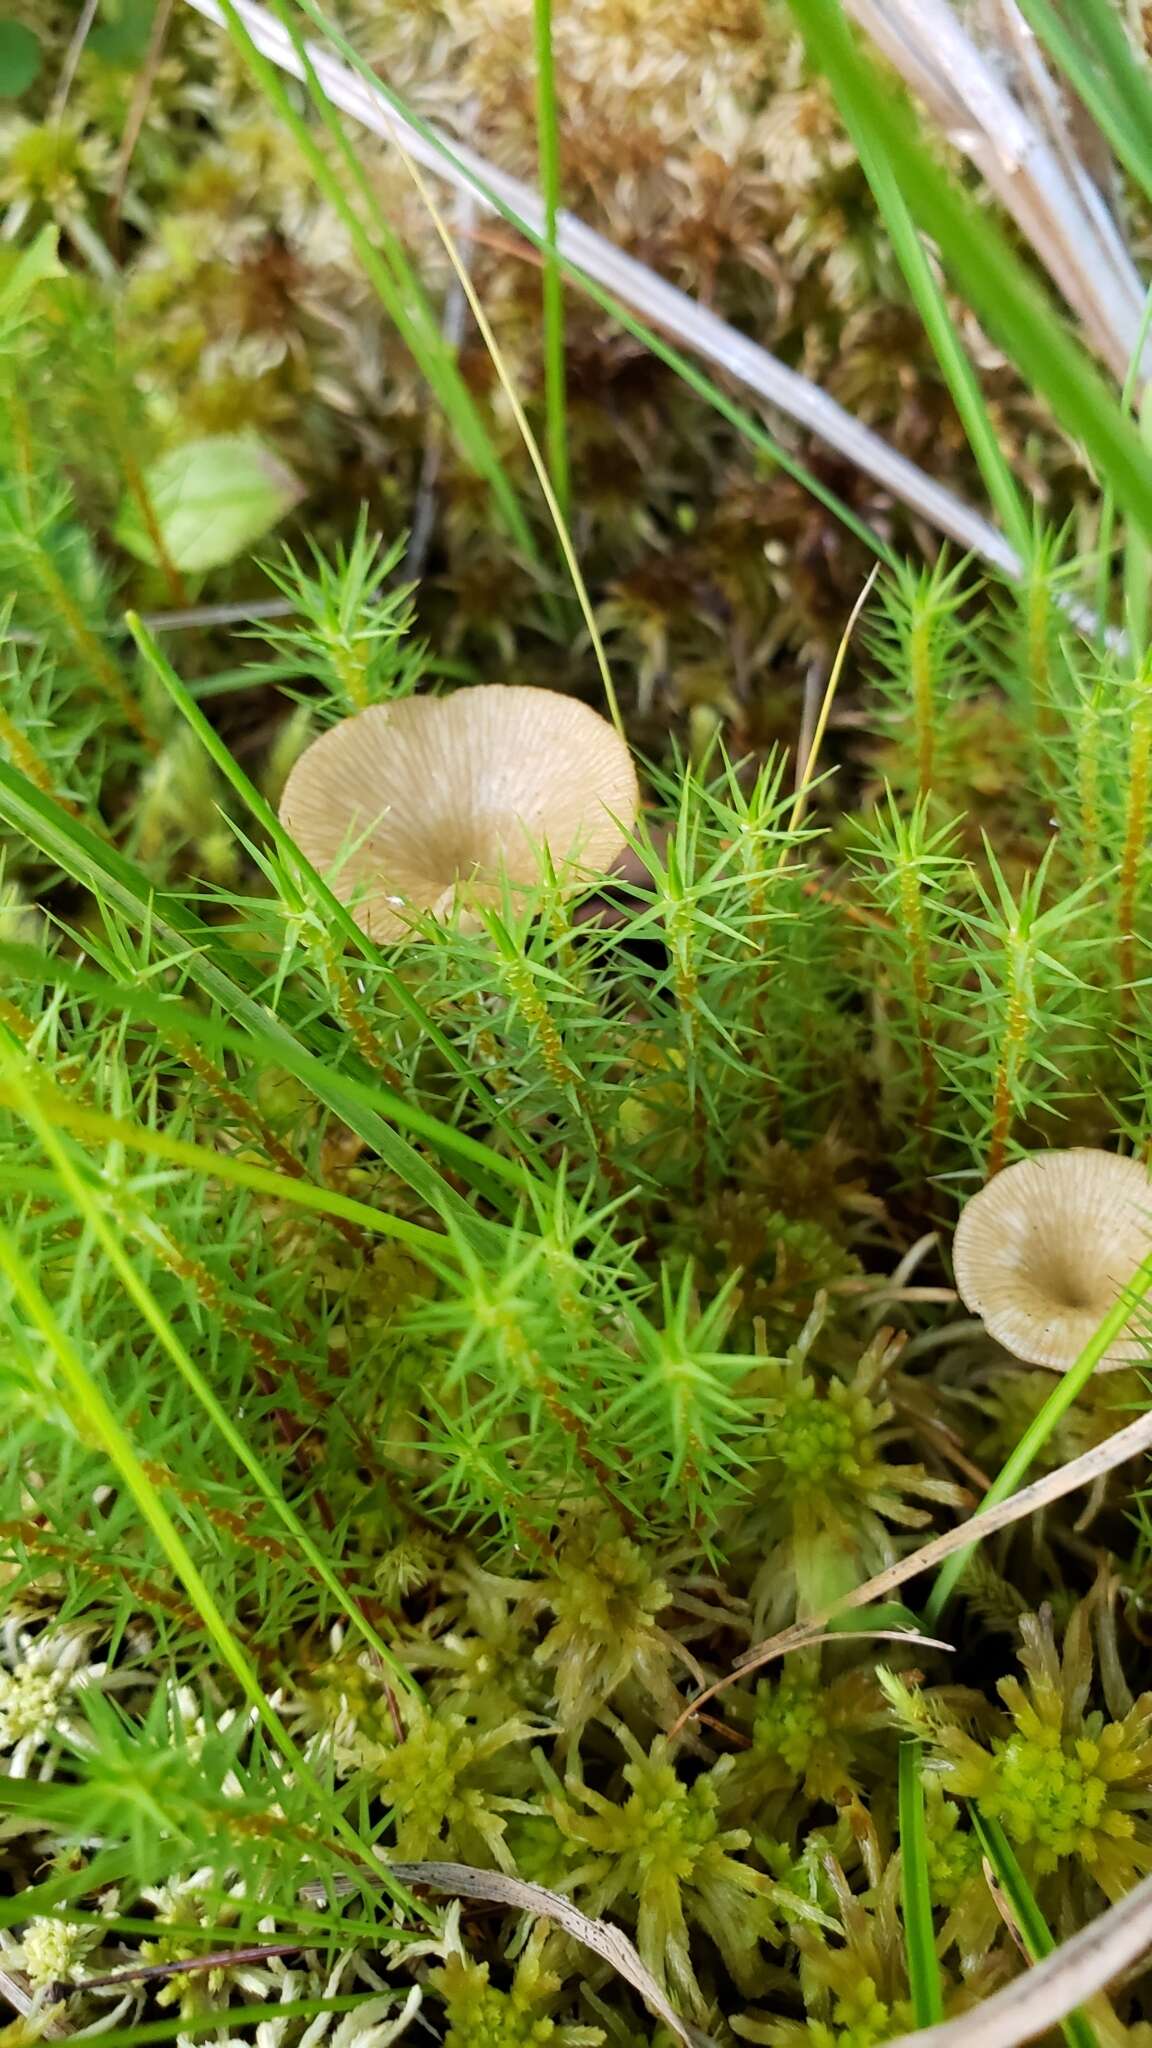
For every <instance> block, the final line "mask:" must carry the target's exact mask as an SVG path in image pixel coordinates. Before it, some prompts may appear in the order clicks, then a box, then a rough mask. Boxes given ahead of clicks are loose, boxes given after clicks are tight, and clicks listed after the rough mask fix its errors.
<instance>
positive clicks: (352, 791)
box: [280, 683, 639, 943]
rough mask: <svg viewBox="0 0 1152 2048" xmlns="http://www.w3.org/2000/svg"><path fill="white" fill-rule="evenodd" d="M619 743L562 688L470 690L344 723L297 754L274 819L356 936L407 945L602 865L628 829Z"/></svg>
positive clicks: (630, 811) (630, 779) (405, 702)
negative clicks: (427, 921)
mask: <svg viewBox="0 0 1152 2048" xmlns="http://www.w3.org/2000/svg"><path fill="white" fill-rule="evenodd" d="M638 807H639V789H638V786H637V781H636V770H635V767H634V765H633V762H632V757H631V755H630V753H629V751H628V748H627V746H626V744H625V742H624V741H623V740H622V739H621V738H620V735H619V734H618V733H617V732H616V731H615V729H614V728H613V727H612V726H611V725H609V723H608V721H607V719H605V718H601V717H600V715H599V713H598V712H596V711H593V710H591V709H590V708H589V707H588V705H586V704H581V703H580V702H578V700H576V699H575V698H572V697H565V696H561V695H560V694H559V693H558V692H556V691H553V690H541V689H533V688H531V687H529V686H527V685H520V684H511V683H482V684H478V685H476V686H475V687H474V688H470V689H464V690H457V691H456V692H455V693H454V694H453V695H452V696H450V697H404V698H401V699H399V700H398V701H397V702H396V703H394V704H373V705H371V706H370V707H369V708H368V710H366V711H361V712H358V713H357V714H356V716H355V717H353V718H346V719H344V720H343V721H342V722H341V723H340V724H339V725H335V726H333V727H332V728H331V730H330V731H328V732H326V733H324V734H322V736H321V737H320V738H319V739H318V740H315V741H313V743H312V745H311V746H310V747H308V748H306V750H305V752H304V753H303V754H302V755H301V757H300V759H299V760H298V761H297V763H296V765H295V767H294V768H293V770H292V772H291V774H290V775H289V777H288V781H287V784H286V786H285V789H284V795H283V798H282V799H281V804H280V819H281V822H282V824H283V825H284V826H285V828H286V829H287V830H288V831H289V832H290V833H291V834H292V837H293V838H294V839H295V840H296V843H297V845H298V846H299V847H300V849H301V852H303V853H304V854H305V855H306V856H307V858H308V859H309V860H310V861H311V863H312V865H313V867H315V868H317V869H318V870H319V871H320V873H321V874H322V875H324V876H325V878H326V880H327V881H328V884H329V886H330V888H331V889H332V890H333V892H334V893H335V894H336V895H337V896H338V897H339V898H340V901H341V902H342V903H345V904H347V905H348V906H349V908H350V909H351V911H352V915H353V916H354V917H355V919H356V921H357V923H358V924H359V925H360V926H361V928H362V930H364V931H365V932H367V933H368V935H369V937H371V938H373V939H377V940H383V941H388V942H393V943H395V942H399V941H402V940H405V939H410V938H411V937H413V936H414V931H415V929H416V927H417V926H418V922H419V919H420V918H421V917H422V916H425V915H430V916H432V917H434V918H438V919H443V918H447V917H450V916H452V915H453V914H454V913H456V912H457V911H458V912H459V913H460V915H461V917H462V919H463V920H464V921H465V922H471V923H472V924H475V923H476V922H478V920H477V918H476V915H475V913H476V911H477V910H479V909H482V908H483V907H485V906H497V905H499V904H500V903H501V902H502V900H503V897H504V891H505V889H506V888H511V889H512V890H513V891H518V890H526V889H531V888H534V887H535V886H537V885H538V883H539V881H540V878H541V873H542V861H544V860H545V859H546V860H547V861H548V862H550V864H551V866H552V869H553V871H554V873H555V874H556V877H557V880H558V882H559V884H560V886H561V887H562V888H564V889H566V890H567V891H569V892H571V891H574V890H578V889H580V888H581V887H583V886H584V884H585V883H586V881H587V880H588V879H589V878H590V877H594V876H597V875H601V874H604V873H605V872H606V871H607V870H608V869H610V868H611V867H612V865H613V863H614V861H615V860H616V859H617V858H618V856H619V855H620V853H621V852H622V851H623V849H624V846H625V845H626V843H627V839H628V834H629V833H630V832H631V830H632V827H633V825H634V824H635V822H636V814H637V810H638Z"/></svg>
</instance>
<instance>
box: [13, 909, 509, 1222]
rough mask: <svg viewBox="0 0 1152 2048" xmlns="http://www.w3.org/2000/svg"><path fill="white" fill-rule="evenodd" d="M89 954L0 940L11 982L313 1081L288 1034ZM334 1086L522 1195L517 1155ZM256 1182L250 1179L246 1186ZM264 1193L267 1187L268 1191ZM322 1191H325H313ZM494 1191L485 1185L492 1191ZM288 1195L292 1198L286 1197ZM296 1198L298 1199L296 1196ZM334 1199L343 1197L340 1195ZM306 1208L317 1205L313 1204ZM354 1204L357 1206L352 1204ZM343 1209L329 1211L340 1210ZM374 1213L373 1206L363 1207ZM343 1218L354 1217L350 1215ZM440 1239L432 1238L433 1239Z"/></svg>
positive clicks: (399, 1103)
mask: <svg viewBox="0 0 1152 2048" xmlns="http://www.w3.org/2000/svg"><path fill="white" fill-rule="evenodd" d="M85 939H86V943H87V950H88V953H89V955H90V959H89V960H88V961H85V962H83V963H82V962H79V961H76V960H69V959H67V958H66V957H65V956H64V955H63V954H56V953H46V952H44V951H42V950H41V948H40V947H38V946H27V945H20V944H18V943H16V942H14V941H11V940H7V939H0V967H4V968H6V970H7V971H8V973H9V974H10V975H11V976H12V977H13V979H14V980H15V981H20V982H25V983H30V984H31V985H32V986H33V987H35V988H44V989H62V988H66V989H69V990H71V991H72V992H74V993H75V994H77V995H82V996H85V997H89V998H94V999H95V1000H96V1001H98V1002H99V1003H100V1004H101V1005H102V1007H103V1008H104V1009H105V1010H106V1011H107V1012H108V1014H109V1015H111V1016H127V1017H134V1018H137V1019H139V1020H140V1021H142V1022H146V1023H149V1024H153V1025H155V1026H156V1028H157V1029H158V1030H159V1031H160V1032H161V1033H162V1034H163V1036H164V1038H165V1040H166V1042H167V1043H169V1044H171V1045H174V1046H175V1047H176V1049H177V1050H179V1041H180V1040H181V1039H182V1038H191V1039H192V1040H193V1042H194V1043H195V1044H198V1045H201V1046H202V1047H204V1049H205V1050H211V1051H212V1052H216V1053H232V1054H234V1055H235V1056H236V1057H237V1058H239V1059H242V1060H246V1061H247V1062H248V1063H249V1064H250V1065H252V1066H255V1067H262V1068H265V1069H267V1068H275V1067H287V1069H288V1071H289V1072H291V1073H293V1074H294V1075H295V1076H296V1078H297V1079H298V1080H300V1081H302V1082H303V1083H304V1085H305V1087H309V1088H311V1087H312V1085H313V1083H314V1082H315V1080H316V1079H317V1072H316V1062H315V1060H314V1058H313V1056H312V1055H311V1054H310V1053H308V1052H305V1051H302V1049H301V1048H300V1046H299V1045H298V1044H297V1042H296V1041H295V1040H293V1039H291V1038H289V1039H288V1040H287V1041H286V1039H285V1037H284V1035H283V1034H278V1035H276V1036H273V1035H272V1033H271V1032H268V1031H264V1030H262V1029H261V1028H260V1027H259V1026H258V1025H257V1024H256V1023H255V1022H253V1021H252V1019H251V1018H249V1019H248V1020H247V1022H246V1025H245V1028H244V1029H243V1030H240V1029H238V1028H236V1027H235V1026H233V1025H229V1024H226V1023H223V1022H221V1021H220V1019H219V1018H217V1017H214V1016H211V1015H209V1014H208V1013H206V1012H205V1011H204V1010H199V1009H197V1008H196V1007H195V1006H194V1005H193V1004H191V1003H187V1002H184V1001H183V1000H182V998H181V997H180V996H177V995H162V994H158V993H157V992H156V990H155V989H154V988H153V987H151V986H148V985H133V984H131V983H123V982H116V981H114V980H113V979H112V977H111V975H110V974H107V973H101V972H99V971H98V970H97V969H96V968H95V967H93V966H92V965H91V960H92V959H99V958H100V957H101V948H100V945H99V941H98V940H96V939H95V938H92V937H90V936H89V935H88V934H85ZM340 1087H341V1089H342V1090H343V1091H344V1093H345V1094H346V1096H347V1097H348V1098H349V1099H353V1098H354V1099H357V1100H358V1101H359V1102H360V1104H361V1107H362V1108H363V1109H364V1110H365V1112H367V1113H368V1114H369V1115H372V1116H375V1115H380V1114H384V1115H389V1114H393V1113H395V1114H397V1115H398V1116H399V1117H402V1118H403V1119H404V1120H405V1122H406V1123H407V1126H408V1128H409V1130H411V1131H413V1132H414V1133H415V1135H416V1136H417V1137H423V1138H427V1139H428V1141H429V1143H432V1144H436V1145H437V1146H439V1147H440V1148H441V1149H442V1150H444V1151H446V1152H452V1153H454V1154H455V1155H456V1156H457V1157H458V1158H460V1159H461V1160H464V1161H468V1162H470V1164H471V1166H472V1167H473V1168H474V1169H475V1170H476V1172H477V1173H478V1174H479V1175H481V1176H482V1177H483V1176H484V1175H488V1174H491V1175H492V1176H493V1177H494V1178H495V1179H496V1180H498V1181H501V1182H503V1183H504V1184H505V1186H506V1187H507V1188H508V1189H514V1190H515V1191H516V1192H517V1193H519V1194H522V1195H523V1194H527V1193H528V1192H529V1190H530V1188H531V1185H532V1183H531V1181H530V1179H529V1177H528V1175H527V1174H526V1173H525V1172H524V1170H523V1169H522V1168H521V1166H520V1165H519V1163H518V1162H517V1161H516V1160H509V1159H505V1158H504V1157H503V1155H502V1154H501V1153H499V1152H494V1151H493V1150H492V1149H491V1147H490V1146H488V1145H484V1144H482V1143H481V1142H480V1140H479V1139H477V1138H470V1137H469V1136H468V1134H467V1132H465V1131H458V1130H456V1129H454V1127H453V1126H452V1125H451V1124H446V1123H442V1122H441V1120H440V1119H439V1118H438V1117H434V1116H432V1115H430V1114H429V1112H428V1111H426V1110H424V1109H422V1108H421V1107H420V1106H419V1104H418V1103H413V1102H407V1101H405V1100H404V1099H403V1098H402V1097H400V1096H396V1095H393V1094H392V1092H391V1090H390V1089H386V1088H385V1087H383V1085H382V1084H381V1083H379V1082H377V1081H375V1080H373V1081H361V1080H359V1079H357V1078H356V1076H354V1075H352V1074H341V1076H340ZM253 1185H255V1183H253ZM268 1192H271V1190H268ZM315 1192H317V1193H324V1194H325V1195H326V1196H327V1192H328V1191H326V1190H316V1191H315ZM492 1192H493V1191H492V1190H491V1189H489V1190H488V1193H489V1194H490V1195H491V1193H492ZM286 1199H287V1200H292V1199H293V1197H292V1196H287V1197H286ZM296 1199H300V1198H299V1197H297V1198H296ZM340 1200H341V1201H344V1200H345V1198H344V1197H343V1196H342V1197H340ZM312 1206H313V1207H317V1206H319V1204H318V1203H315V1202H313V1203H312ZM354 1206H355V1207H356V1208H358V1209H362V1208H363V1207H364V1204H363V1203H356V1204H354ZM344 1213H345V1211H344V1210H343V1209H341V1210H336V1209H332V1210H331V1214H333V1215H337V1214H341V1215H343V1214H344ZM368 1213H369V1214H375V1213H376V1212H375V1211H369V1212H368ZM349 1220H360V1221H363V1218H359V1219H353V1218H352V1217H351V1216H350V1214H349ZM404 1228H405V1231H408V1230H414V1231H415V1232H416V1236H415V1237H414V1238H413V1239H412V1242H413V1243H416V1242H418V1241H422V1240H424V1239H428V1238H432V1237H435V1233H434V1232H430V1231H424V1230H423V1229H422V1228H421V1227H420V1226H419V1225H417V1224H411V1225H408V1224H406V1225H405V1226H404ZM441 1241H442V1240H441V1239H440V1238H438V1237H437V1238H436V1242H437V1243H438V1244H439V1243H440V1242H441Z"/></svg>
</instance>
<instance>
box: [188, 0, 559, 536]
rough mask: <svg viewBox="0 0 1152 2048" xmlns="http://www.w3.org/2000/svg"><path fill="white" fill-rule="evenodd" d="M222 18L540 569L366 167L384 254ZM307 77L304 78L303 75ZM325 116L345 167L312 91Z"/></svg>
mask: <svg viewBox="0 0 1152 2048" xmlns="http://www.w3.org/2000/svg"><path fill="white" fill-rule="evenodd" d="M220 6H221V13H222V16H223V20H224V25H225V27H226V29H227V31H228V33H229V35H230V36H231V38H232V41H233V42H234V44H235V45H236V47H237V49H238V50H239V51H240V53H241V55H242V56H243V58H244V60H245V62H246V63H247V65H248V67H249V69H250V71H251V72H252V74H253V77H254V78H255V79H256V81H257V83H258V85H259V86H260V89H261V91H262V92H264V93H265V94H266V96H267V98H268V99H269V100H270V101H271V102H272V105H273V106H274V107H275V109H276V112H277V114H278V116H279V118H280V119H281V120H282V121H283V122H284V125H285V127H286V128H287V129H288V130H289V131H290V133H291V134H292V136H293V138H294V140H295V142H296V144H297V147H298V148H299V150H300V152H301V154H302V155H303V157H304V159H305V162H306V163H307V165H308V168H309V170H310V172H311V174H312V176H313V177H314V179H315V180H316V184H317V187H318V189H319V190H320V191H322V192H323V194H324V196H325V198H326V199H327V200H328V202H329V204H330V205H331V206H332V207H333V208H334V209H335V211H336V212H337V213H338V214H339V216H340V219H341V220H342V222H343V223H344V226H345V227H346V229H347V231H348V234H349V236H350V238H351V240H352V243H353V246H354V247H355V249H356V253H357V255H358V256H359V258H360V261H361V263H362V264H363V266H364V271H365V274H366V276H367V277H368V279H369V281H370V283H371V284H372V286H373V288H374V290H375V291H376V293H377V296H378V297H379V299H380V302H381V304H382V305H383V307H384V309H385V311H386V312H387V314H388V316H389V318H390V319H391V320H392V321H393V322H394V323H395V325H396V327H397V329H398V331H399V333H400V334H401V336H402V337H403V339H404V341H405V343H406V345H407V347H408V348H409V349H410V350H411V352H412V355H413V358H414V360H415V361H416V363H417V364H418V365H419V368H420V370H421V373H422V374H423V376H424V377H426V378H427V381H428V383H429V385H430V386H431V389H432V391H433V392H434V393H435V395H436V398H437V400H438V402H439V403H440V405H441V407H442V409H443V411H444V414H445V417H446V418H447V420H448V423H449V425H450V427H451V428H452V431H453V433H454V434H455V435H456V438H457V441H458V442H459V445H460V448H461V450H462V452H463V453H464V455H465V456H466V457H467V458H468V460H469V461H470V462H471V463H472V464H473V466H474V468H475V469H476V470H477V472H478V473H479V474H480V475H481V476H483V477H484V478H485V480H486V482H487V483H488V485H489V488H490V489H491V491H492V495H493V499H494V501H495V504H496V507H497V511H498V513H499V515H500V518H501V521H502V523H503V524H504V526H505V527H506V528H507V530H508V532H509V534H510V535H511V537H512V539H513V540H514V541H515V543H516V545H517V547H518V548H519V549H520V550H521V552H522V554H523V555H524V557H525V559H526V560H528V561H530V562H532V563H533V564H534V566H535V567H536V569H537V571H538V573H540V574H543V564H542V563H541V560H540V553H539V549H538V548H537V545H536V541H535V537H534V535H533V533H532V528H531V526H530V525H529V522H528V519H527V517H526V515H525V512H524V509H523V507H522V505H521V503H520V499H519V497H518V495H517V492H516V490H515V488H514V486H513V485H512V483H511V481H510V479H509V477H508V474H507V472H506V470H505V468H504V465H503V463H502V462H501V460H500V456H499V454H498V452H497V450H496V446H495V443H494V442H493V440H492V437H491V435H490V434H489V432H488V429H487V427H486V426H485V424H484V421H483V418H482V416H481V414H480V412H479V410H478V408H477V406H476V404H475V401H474V400H473V398H472V395H471V393H470V392H469V390H468V387H467V385H466V384H465V382H464V379H463V377H462V376H461V374H460V371H459V368H458V366H457V364H456V362H455V359H454V357H453V355H452V353H451V351H450V350H449V349H448V347H447V346H446V344H445V341H444V337H443V335H442V334H441V332H440V328H439V325H438V323H437V321H436V318H435V315H434V313H433V312H432V309H431V307H430V306H429V304H428V301H427V298H426V296H425V293H424V289H423V286H422V285H421V284H420V281H419V279H418V278H417V276H416V273H415V271H414V270H413V269H412V267H411V265H410V264H409V262H408V259H407V257H406V255H405V254H404V250H403V247H402V245H401V243H400V241H399V239H398V237H397V236H396V235H395V234H394V233H393V232H392V229H391V227H390V226H389V224H388V221H387V219H386V218H385V216H384V214H383V213H382V211H381V209H380V207H379V206H378V205H377V204H376V202H375V200H374V198H373V196H372V194H371V192H370V190H369V189H368V186H367V183H366V181H365V180H364V179H363V174H362V172H359V168H358V167H356V173H355V175H356V182H357V183H358V185H359V188H360V192H361V197H362V199H364V200H365V202H366V203H367V205H368V206H369V207H370V208H371V218H372V227H373V233H374V234H375V236H376V237H377V239H378V241H379V243H380V245H381V248H382V249H383V251H384V254H383V255H381V253H380V249H378V248H377V247H376V246H375V244H374V242H373V239H372V237H371V236H370V235H369V234H368V231H367V229H366V228H365V225H364V222H363V220H362V219H361V216H360V214H359V213H358V212H357V210H356V208H355V207H354V206H353V205H352V203H351V201H350V199H349V197H348V193H347V191H346V190H345V188H344V186H343V184H342V183H341V180H340V178H339V177H338V176H337V175H336V172H335V171H334V170H333V168H332V165H331V164H330V163H329V161H328V159H327V158H326V157H325V155H324V153H323V151H322V150H321V149H320V148H319V147H318V146H317V143H316V142H315V140H314V138H313V136H312V134H311V132H310V130H309V128H308V125H307V123H306V122H305V121H304V120H302V118H301V116H300V114H299V113H298V112H297V110H296V108H295V106H294V105H293V103H292V99H291V96H290V94H289V93H287V92H286V91H285V88H284V83H283V80H282V79H281V77H280V75H279V72H278V71H277V69H276V66H275V65H274V64H271V63H269V61H268V59H267V58H266V57H265V56H264V55H263V54H262V52H261V51H260V50H259V49H258V48H257V46H256V44H255V43H254V42H253V40H252V37H251V36H250V35H249V33H248V30H247V27H246V26H245V23H244V21H243V18H242V17H241V16H240V15H239V14H238V13H237V12H236V9H235V8H234V7H233V6H232V4H231V0H220ZM305 82H306V83H307V82H308V81H307V79H306V81H305ZM313 97H314V98H315V99H316V103H317V105H318V107H319V109H320V111H321V115H322V118H323V119H324V120H325V124H326V126H328V128H329V132H330V133H332V134H333V135H334V137H335V139H336V141H337V145H338V147H339V149H340V152H341V155H342V156H343V159H344V163H345V168H346V169H347V168H348V166H349V163H350V162H354V159H353V158H352V152H351V151H350V149H349V146H348V141H347V137H346V136H345V135H344V133H343V130H342V129H341V128H340V124H339V122H337V121H336V120H335V117H334V116H333V114H332V110H331V108H330V106H329V105H328V102H327V100H326V99H325V98H324V95H323V94H322V93H320V94H318V95H313Z"/></svg>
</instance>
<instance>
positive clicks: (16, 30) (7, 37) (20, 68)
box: [0, 21, 44, 100]
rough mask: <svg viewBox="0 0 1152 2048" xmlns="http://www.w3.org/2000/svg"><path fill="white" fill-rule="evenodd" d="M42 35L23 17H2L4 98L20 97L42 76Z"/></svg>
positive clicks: (0, 90)
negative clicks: (40, 37)
mask: <svg viewBox="0 0 1152 2048" xmlns="http://www.w3.org/2000/svg"><path fill="white" fill-rule="evenodd" d="M43 62H44V52H43V50H42V49H41V47H40V39H39V37H38V36H34V35H33V33H32V31H31V29H30V28H25V26H24V24H23V22H22V21H0V100H18V99H19V97H20V95H21V93H22V92H27V90H28V87H29V86H30V85H34V84H35V82H36V80H37V79H38V78H39V76H40V66H41V64H42V63H43Z"/></svg>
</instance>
